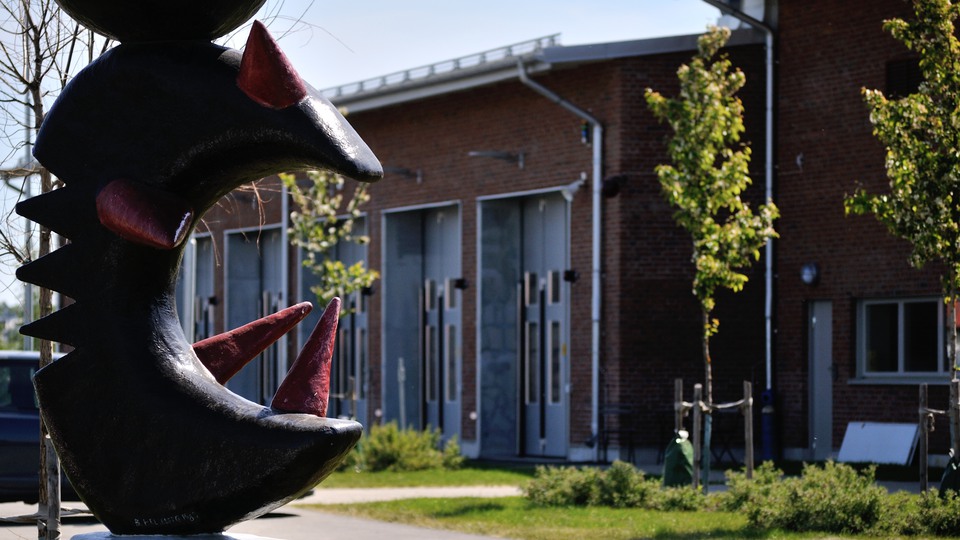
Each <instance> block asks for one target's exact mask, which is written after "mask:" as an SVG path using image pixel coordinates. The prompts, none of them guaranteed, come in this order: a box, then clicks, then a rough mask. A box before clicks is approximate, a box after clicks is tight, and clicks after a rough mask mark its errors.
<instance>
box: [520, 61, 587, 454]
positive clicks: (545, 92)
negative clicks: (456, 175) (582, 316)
mask: <svg viewBox="0 0 960 540" xmlns="http://www.w3.org/2000/svg"><path fill="white" fill-rule="evenodd" d="M517 71H518V72H519V76H520V82H521V83H523V84H524V85H526V86H527V87H529V88H530V89H532V90H533V91H535V92H537V93H538V94H540V95H542V96H544V97H546V98H547V99H549V100H550V101H552V102H554V103H556V104H557V105H559V106H561V107H563V108H564V109H566V110H568V111H570V112H572V113H573V114H575V115H577V116H579V117H580V118H581V119H583V120H585V121H586V122H587V123H589V124H590V126H591V127H592V128H593V189H592V192H593V199H592V201H593V211H592V215H593V224H592V232H591V234H592V240H591V246H592V256H591V260H592V262H591V271H590V298H591V301H590V380H591V388H590V392H591V396H590V411H591V412H590V433H591V436H592V438H593V439H594V440H597V437H598V436H599V431H600V270H601V267H600V262H601V259H600V251H601V250H600V240H601V237H600V232H601V228H602V220H601V215H600V211H601V207H600V201H601V195H600V188H601V187H603V125H601V124H600V121H599V120H597V119H596V118H594V117H593V116H592V115H591V114H589V113H588V112H586V111H584V110H583V109H580V108H579V107H577V106H575V105H573V104H572V103H570V102H569V101H567V100H565V99H563V98H562V97H560V96H559V95H558V94H556V93H555V92H553V91H552V90H550V89H548V88H546V87H545V86H543V85H541V84H540V83H538V82H536V81H533V80H531V79H530V77H529V76H528V74H527V70H526V67H525V66H524V65H523V62H518V63H517ZM593 452H594V458H593V459H594V461H597V460H598V459H599V457H600V445H599V444H595V445H594V447H593Z"/></svg>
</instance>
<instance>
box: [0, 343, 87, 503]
mask: <svg viewBox="0 0 960 540" xmlns="http://www.w3.org/2000/svg"><path fill="white" fill-rule="evenodd" d="M39 362H40V354H39V353H37V352H32V351H0V502H10V501H24V502H26V503H30V504H33V503H36V502H37V499H38V498H39V493H40V487H39V485H40V479H39V478H40V477H39V470H40V410H39V408H38V407H37V398H36V396H35V395H34V392H33V380H32V378H33V374H34V373H36V372H37V366H38V365H39ZM61 486H62V487H61V491H62V495H61V498H63V499H67V500H77V495H76V493H74V491H73V489H72V488H71V487H70V485H69V483H68V482H67V481H66V478H65V477H64V478H63V479H62V481H61Z"/></svg>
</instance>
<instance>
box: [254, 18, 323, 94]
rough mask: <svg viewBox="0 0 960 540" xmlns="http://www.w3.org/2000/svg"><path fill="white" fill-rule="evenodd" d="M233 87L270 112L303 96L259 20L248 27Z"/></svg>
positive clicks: (284, 58) (294, 75) (298, 82)
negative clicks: (248, 31) (269, 109)
mask: <svg viewBox="0 0 960 540" xmlns="http://www.w3.org/2000/svg"><path fill="white" fill-rule="evenodd" d="M237 86H239V87H240V89H241V90H243V92H244V93H245V94H247V96H248V97H249V98H250V99H252V100H254V101H256V102H257V103H259V104H261V105H263V106H264V107H271V108H274V109H285V108H287V107H289V106H291V105H294V104H296V103H298V102H299V101H300V100H302V99H303V98H305V97H306V96H307V87H306V85H304V84H303V79H301V78H300V75H298V74H297V72H296V70H294V69H293V65H292V64H291V63H290V61H289V60H287V56H286V55H285V54H283V51H282V50H280V46H279V45H277V42H276V41H274V40H273V38H272V37H271V36H270V33H269V32H267V28H266V27H265V26H264V25H263V23H261V22H260V21H254V22H253V26H252V27H251V28H250V35H249V36H248V37H247V45H246V47H245V48H244V51H243V59H242V60H241V61H240V73H239V74H238V75H237Z"/></svg>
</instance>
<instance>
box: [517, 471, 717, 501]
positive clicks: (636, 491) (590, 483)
mask: <svg viewBox="0 0 960 540" xmlns="http://www.w3.org/2000/svg"><path fill="white" fill-rule="evenodd" d="M523 491H524V496H526V498H527V500H529V501H530V502H531V503H532V504H534V505H536V506H610V507H614V508H644V509H648V510H683V511H693V510H699V509H702V508H703V507H704V501H705V500H706V497H705V496H704V495H703V493H702V492H701V491H699V490H694V489H693V488H691V487H681V488H666V489H661V487H660V481H659V480H657V479H653V478H647V477H646V476H645V475H644V473H643V471H641V470H639V469H637V468H636V467H634V466H633V465H631V464H629V463H625V462H623V461H615V462H613V464H612V465H611V466H610V467H609V468H608V469H606V470H601V469H597V468H594V467H584V468H576V467H543V466H540V467H537V469H536V474H535V476H534V479H533V480H532V481H530V483H528V484H527V485H526V486H525V487H524V489H523Z"/></svg>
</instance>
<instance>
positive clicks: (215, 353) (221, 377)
mask: <svg viewBox="0 0 960 540" xmlns="http://www.w3.org/2000/svg"><path fill="white" fill-rule="evenodd" d="M312 309H313V306H312V305H311V304H310V302H302V303H299V304H297V305H295V306H290V307H288V308H286V309H283V310H280V311H278V312H276V313H274V314H273V315H270V316H268V317H264V318H262V319H258V320H256V321H253V322H251V323H248V324H245V325H243V326H241V327H239V328H235V329H233V330H230V331H229V332H224V333H223V334H218V335H216V336H213V337H209V338H207V339H204V340H202V341H198V342H196V343H194V344H193V352H195V353H196V354H197V358H199V359H200V362H202V363H203V365H204V366H206V367H207V369H209V370H210V373H212V374H213V376H214V377H215V378H216V379H217V382H219V383H220V384H225V383H226V382H227V381H229V380H230V377H233V376H234V375H236V374H237V372H238V371H240V369H242V368H243V366H245V365H247V363H248V362H250V361H251V360H253V359H254V358H256V357H257V355H258V354H260V353H262V352H263V351H264V349H266V348H267V347H269V346H270V345H272V344H273V343H274V342H275V341H277V340H278V339H280V336H282V335H284V334H286V333H287V332H289V331H290V329H291V328H293V327H294V326H296V325H297V323H299V322H300V321H302V320H303V318H304V317H306V316H307V314H308V313H310V311H311V310H312Z"/></svg>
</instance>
